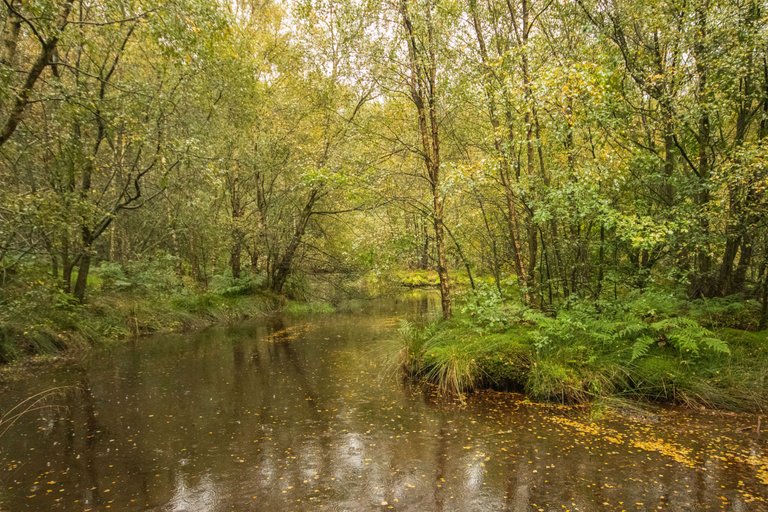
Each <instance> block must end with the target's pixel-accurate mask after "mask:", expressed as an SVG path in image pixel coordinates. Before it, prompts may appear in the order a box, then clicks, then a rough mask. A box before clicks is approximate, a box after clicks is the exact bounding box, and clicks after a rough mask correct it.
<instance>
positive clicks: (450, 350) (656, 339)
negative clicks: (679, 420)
mask: <svg viewBox="0 0 768 512" xmlns="http://www.w3.org/2000/svg"><path fill="white" fill-rule="evenodd" d="M596 306H597V307H596ZM756 307H758V305H757V304H752V303H751V302H749V301H745V300H743V299H740V298H726V299H717V300H708V301H693V302H688V301H685V300H683V299H679V298H676V297H675V296H674V295H672V294H670V293H663V292H650V291H649V292H647V293H643V294H636V295H633V296H631V297H627V298H625V299H624V300H621V301H617V302H614V303H611V304H599V305H594V304H586V303H584V304H574V305H573V306H571V307H570V308H564V309H562V310H561V311H559V312H558V314H557V316H556V317H551V316H546V315H544V314H542V313H540V312H537V311H534V310H531V309H527V308H524V307H523V306H522V305H520V304H516V303H514V302H502V301H498V300H496V301H494V300H489V299H488V294H487V293H486V294H485V295H483V294H482V293H480V294H477V295H474V296H473V298H470V299H467V300H465V301H464V302H463V303H461V304H459V306H458V307H457V311H458V314H457V315H456V316H455V318H453V319H452V320H450V321H441V322H435V323H429V324H426V325H420V326H419V325H413V324H404V325H403V327H402V328H401V338H402V351H401V356H400V358H401V362H402V364H403V368H404V369H405V371H406V373H407V374H408V375H409V376H410V377H411V378H413V379H415V380H418V381H423V382H427V383H431V384H434V385H436V386H438V387H439V388H440V390H441V391H442V392H443V393H447V394H462V393H466V392H471V391H473V390H477V389H482V388H490V389H497V390H515V391H522V392H524V393H526V395H528V396H529V397H531V398H532V399H534V400H540V401H554V402H561V403H583V402H590V401H594V400H599V399H603V398H612V397H620V398H626V399H632V400H640V401H646V402H664V403H674V404H681V405H686V406H689V407H707V408H716V409H724V410H734V411H754V412H762V411H765V410H767V409H768V331H761V332H758V331H754V330H750V329H754V328H755V327H756V325H755V324H754V323H753V321H752V320H751V319H752V318H753V316H754V315H753V313H754V312H753V311H752V310H753V309H754V308H756Z"/></svg>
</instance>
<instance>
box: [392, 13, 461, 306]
mask: <svg viewBox="0 0 768 512" xmlns="http://www.w3.org/2000/svg"><path fill="white" fill-rule="evenodd" d="M410 5H411V3H410V1H409V0H401V1H400V14H401V16H402V22H403V28H404V29H405V35H406V37H407V41H408V55H409V62H410V80H409V83H408V86H409V89H410V93H411V100H412V101H413V103H414V105H415V106H416V112H417V116H418V126H419V134H420V136H421V148H422V157H423V160H424V166H425V170H426V175H427V179H428V181H429V185H430V189H431V193H432V223H433V227H434V230H435V253H436V256H437V262H436V263H437V264H436V266H437V275H438V277H439V279H440V302H441V305H442V311H443V318H444V319H449V318H451V316H452V313H453V312H452V302H451V286H450V281H449V277H448V258H447V254H446V247H445V226H444V224H443V214H444V212H443V209H444V200H443V196H442V190H441V179H442V177H441V169H440V128H439V121H438V112H437V102H438V97H437V94H438V93H437V54H436V48H435V37H434V26H433V22H432V18H431V16H432V12H431V9H432V6H431V5H427V6H426V10H425V13H426V16H425V20H424V22H425V27H424V28H425V29H426V34H425V35H421V37H420V35H417V34H416V32H415V29H414V26H413V22H412V20H411V14H410V11H409V6H410Z"/></svg>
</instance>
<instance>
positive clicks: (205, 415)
mask: <svg viewBox="0 0 768 512" xmlns="http://www.w3.org/2000/svg"><path fill="white" fill-rule="evenodd" d="M435 307H436V303H435V302H434V298H432V297H429V296H422V297H411V298H410V299H400V300H389V301H381V302H374V303H370V304H367V305H366V306H365V307H364V308H362V310H361V311H358V312H355V313H345V314H335V315H330V316H319V317H296V318H290V317H272V318H268V319H261V320H258V321H253V322H248V323H244V324H242V325H238V326H235V327H227V328H214V329H209V330H206V331H204V332H201V333H198V334H191V335H190V334H186V335H174V336H167V335H164V336H156V337H152V338H145V339H141V340H139V341H138V342H136V343H134V344H129V345H125V346H121V347H119V348H116V349H112V350H110V351H99V352H96V353H93V354H91V355H90V356H89V357H88V358H87V360H85V361H83V362H82V364H80V365H77V367H72V368H68V369H62V370H56V371H47V372H41V373H40V375H37V376H35V377H34V378H30V379H27V380H24V381H21V382H16V383H14V384H12V385H10V386H9V387H8V388H6V389H5V390H4V391H3V396H2V398H0V403H1V404H2V406H3V410H7V408H8V407H10V406H11V405H13V404H15V403H17V402H18V401H20V400H22V399H23V398H25V397H27V396H29V395H31V394H33V393H36V392H38V391H41V390H44V389H48V388H51V387H54V386H72V390H70V391H67V392H65V393H63V394H61V395H59V396H56V397H54V398H53V399H51V400H49V402H48V403H49V404H51V405H55V406H58V407H55V408H44V409H41V410H39V411H34V412H32V413H30V414H28V415H26V416H25V417H24V418H23V419H22V420H21V421H20V422H18V423H17V424H16V425H14V426H13V428H11V429H10V430H9V431H8V432H7V433H6V434H5V435H3V436H2V437H0V464H2V481H1V482H0V510H2V511H4V512H16V511H48V510H51V511H59V510H61V511H78V512H83V511H107V510H110V511H163V512H165V511H168V512H171V511H175V512H213V511H232V510H234V511H262V510H263V511H270V512H271V511H282V510H296V511H311V510H329V511H330V510H333V511H337V510H338V511H344V510H349V511H358V510H362V511H365V510H413V511H433V510H434V511H474V510H477V511H495V510H498V511H502V510H509V511H539V510H542V511H564V510H571V511H596V510H617V511H618V510H628V511H629V510H635V511H640V510H643V511H651V510H669V511H705V510H734V511H765V510H768V459H767V458H766V455H767V454H768V442H766V436H765V434H762V436H761V435H758V434H757V433H756V432H755V429H754V423H755V422H756V418H755V417H752V416H735V415H720V414H715V413H711V412H706V413H705V412H696V413H693V412H690V411H678V410H662V411H660V412H658V413H657V414H656V415H653V416H651V417H644V416H643V417H634V416H631V417H627V416H626V415H625V416H618V415H607V416H604V417H602V418H600V419H593V417H591V416H590V413H589V410H587V409H583V408H568V407H560V406H552V405H550V406H546V405H540V404H531V403H528V402H526V401H525V400H523V399H522V398H521V397H519V396H516V395H511V394H502V393H491V392H488V393H478V394H475V395H473V396H471V397H469V398H468V399H467V401H466V403H464V404H461V403H446V402H444V401H443V402H441V401H436V400H435V399H433V398H431V397H430V396H429V395H428V394H427V393H425V392H423V391H420V390H418V389H413V388H411V387H409V386H407V385H404V383H403V382H402V381H401V380H400V379H399V377H398V374H397V371H396V367H395V364H394V361H395V359H396V353H397V350H398V345H397V327H398V323H399V321H400V319H401V318H407V317H414V316H420V315H423V314H425V312H428V311H430V310H432V309H434V308H435ZM765 423H766V422H764V424H765Z"/></svg>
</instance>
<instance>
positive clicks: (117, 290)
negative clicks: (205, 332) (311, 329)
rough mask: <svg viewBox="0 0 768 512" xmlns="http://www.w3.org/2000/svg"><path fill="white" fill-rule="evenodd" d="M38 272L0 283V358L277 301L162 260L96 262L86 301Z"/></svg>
mask: <svg viewBox="0 0 768 512" xmlns="http://www.w3.org/2000/svg"><path fill="white" fill-rule="evenodd" d="M41 274H43V273H42V272H41V271H40V269H36V268H34V267H31V268H21V269H20V271H19V273H18V274H16V275H14V276H12V279H10V280H8V281H7V282H6V283H5V285H4V286H3V287H0V292H2V295H0V363H7V362H10V361H13V360H15V359H18V358H21V357H26V356H32V355H39V354H58V353H61V352H71V351H77V350H79V349H85V348H87V347H89V346H91V345H93V344H97V343H100V344H104V343H110V342H115V341H118V340H122V339H126V338H132V337H138V336H141V335H145V334H149V333H153V332H170V331H183V330H189V329H193V328H197V327H202V326H205V325H209V324H211V323H217V322H225V321H231V320H236V319H241V318H247V317H252V316H254V315H257V314H260V313H264V312H268V311H271V310H274V309H275V308H277V307H278V306H279V304H280V303H279V300H278V298H277V297H274V296H272V295H271V294H269V293H268V292H265V291H262V288H261V287H260V283H259V281H258V279H256V278H245V279H237V280H235V279H232V278H231V277H228V276H226V275H224V276H214V277H213V278H212V279H211V281H210V283H209V285H208V287H206V288H200V287H199V286H198V285H196V284H195V283H193V282H190V281H189V280H187V279H185V278H181V277H179V276H178V275H177V274H176V272H175V269H174V265H173V261H170V260H163V259H158V260H155V261H153V262H151V263H144V264H128V265H125V266H120V265H116V264H114V263H106V264H102V265H100V266H97V267H95V268H94V269H93V271H92V273H91V275H90V276H89V288H88V290H89V296H88V300H87V302H86V303H85V304H79V303H77V302H76V301H75V300H74V299H73V298H72V296H71V295H69V294H66V293H64V292H62V291H61V290H60V286H59V284H58V283H57V282H54V281H53V280H52V279H40V278H39V277H37V276H39V275H41Z"/></svg>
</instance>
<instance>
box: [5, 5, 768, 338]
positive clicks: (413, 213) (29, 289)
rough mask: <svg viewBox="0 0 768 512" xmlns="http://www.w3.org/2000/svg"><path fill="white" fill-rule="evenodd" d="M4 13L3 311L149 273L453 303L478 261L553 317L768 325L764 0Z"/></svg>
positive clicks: (480, 281)
mask: <svg viewBox="0 0 768 512" xmlns="http://www.w3.org/2000/svg"><path fill="white" fill-rule="evenodd" d="M1 10H2V18H1V24H2V36H1V37H0V39H1V40H2V42H1V44H0V81H2V88H0V183H2V187H0V272H1V278H2V287H1V288H0V300H2V312H1V313H0V321H6V322H7V321H9V319H11V320H12V319H14V318H18V316H19V315H22V316H23V315H26V314H29V311H38V310H30V308H29V304H32V303H34V304H41V303H45V304H48V305H53V306H51V307H76V305H77V304H79V303H87V302H89V301H90V302H93V301H94V300H97V298H96V297H97V296H96V295H94V293H95V288H97V287H99V286H100V287H102V288H104V287H105V283H106V282H107V281H109V282H110V283H112V284H113V285H114V286H113V287H114V288H117V289H119V288H120V286H121V285H124V287H125V288H129V285H130V284H131V279H129V274H130V273H131V272H133V274H132V275H133V276H134V277H135V276H136V275H138V274H141V273H142V272H143V274H142V275H144V276H145V277H146V276H150V278H152V279H154V280H159V279H160V278H161V277H162V279H165V280H166V281H168V280H171V281H173V283H176V284H174V285H173V286H175V287H177V288H178V287H180V288H183V289H186V290H206V289H208V288H209V287H211V286H213V284H215V283H217V282H222V281H224V282H228V283H230V285H231V284H232V283H235V284H237V283H244V282H249V283H256V286H257V287H261V288H265V289H268V290H271V291H272V292H274V293H275V294H289V295H290V294H291V293H294V291H292V290H295V289H296V288H300V287H301V286H302V285H301V282H302V279H303V278H304V277H306V276H312V275H323V274H326V275H327V274H334V275H338V274H342V275H363V274H365V273H373V274H375V275H384V274H387V273H391V272H393V271H394V270H402V269H434V270H436V272H437V276H438V278H439V279H438V281H439V287H440V292H441V297H442V311H443V316H444V317H445V318H446V319H447V318H449V317H451V314H452V304H453V303H454V299H455V296H456V292H457V290H456V281H457V280H460V281H461V282H462V283H463V284H462V288H468V289H471V288H476V289H479V290H481V291H482V293H484V294H486V296H487V295H489V294H490V295H493V296H495V297H497V298H498V299H499V300H501V301H508V300H513V301H517V302H520V303H522V304H524V305H525V306H526V307H528V308H530V309H532V310H535V311H539V312H541V313H542V314H544V315H550V316H551V315H553V314H555V313H556V312H558V311H560V310H562V309H563V308H568V307H569V306H570V305H572V304H574V303H578V302H585V301H586V302H588V303H590V304H592V305H593V306H594V307H595V308H597V311H598V312H599V311H600V310H601V308H602V307H604V306H603V305H605V304H611V303H615V302H616V301H619V300H621V298H622V297H627V296H631V295H632V294H633V293H635V294H636V293H640V292H642V290H648V289H653V290H659V289H661V290H666V291H668V292H669V293H670V294H674V295H675V296H676V297H678V298H681V300H691V301H695V300H702V299H707V298H720V297H731V299H729V300H731V301H736V302H738V303H739V304H752V306H750V307H751V309H750V311H751V313H750V314H751V315H752V316H751V317H750V318H749V319H747V320H744V321H743V322H742V325H737V327H740V328H750V329H757V328H758V327H760V328H764V327H765V325H766V320H768V311H767V309H766V305H768V224H767V220H768V215H766V214H767V213H768V196H767V195H766V188H767V187H768V143H767V142H766V140H767V139H766V137H767V136H768V29H767V28H766V27H768V23H767V21H768V19H767V16H768V5H766V4H765V3H764V2H761V1H759V0H685V1H684V0H650V1H643V2H638V1H633V0H568V1H565V0H514V1H510V0H467V1H442V0H333V1H328V0H295V1H287V2H278V1H270V0H252V1H245V0H231V1H222V0H220V1H216V0H176V1H174V2H164V1H156V0H117V1H112V0H110V1H102V0H6V1H5V2H4V4H3V6H2V9H1ZM147 269H150V270H151V272H149V271H148V270H147ZM158 276H160V277H158ZM174 280H175V281H174ZM734 297H735V298H734Z"/></svg>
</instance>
